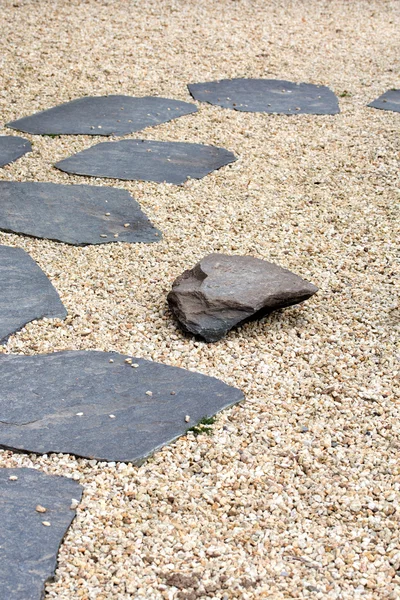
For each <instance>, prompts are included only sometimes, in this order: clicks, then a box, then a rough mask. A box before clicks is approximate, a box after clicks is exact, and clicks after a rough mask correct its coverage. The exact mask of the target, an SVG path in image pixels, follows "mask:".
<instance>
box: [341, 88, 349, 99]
mask: <svg viewBox="0 0 400 600" xmlns="http://www.w3.org/2000/svg"><path fill="white" fill-rule="evenodd" d="M339 97H340V98H351V94H350V92H348V91H347V90H344V91H343V92H342V93H341V94H339Z"/></svg>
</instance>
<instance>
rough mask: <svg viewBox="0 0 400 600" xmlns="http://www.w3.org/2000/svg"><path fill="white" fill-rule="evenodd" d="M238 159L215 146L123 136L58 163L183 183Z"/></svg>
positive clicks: (94, 172) (78, 170) (101, 173)
mask: <svg viewBox="0 0 400 600" xmlns="http://www.w3.org/2000/svg"><path fill="white" fill-rule="evenodd" d="M235 160H236V157H235V155H234V154H232V152H229V151H228V150H225V149H224V148H217V147H215V146H204V145H202V144H187V143H186V142H154V141H148V140H122V141H121V142H103V143H101V144H97V145H96V146H93V147H92V148H88V149H87V150H83V151H82V152H78V153H77V154H74V155H73V156H70V157H69V158H66V159H65V160H62V161H60V162H58V163H57V164H56V165H55V166H56V167H57V169H61V171H65V172H66V173H73V174H76V175H89V176H91V177H111V178H113V179H124V180H127V181H131V180H140V181H157V182H160V183H162V182H166V183H175V184H176V185H181V184H183V183H185V181H186V180H187V179H189V178H190V179H201V178H202V177H205V175H208V173H211V171H215V170H216V169H219V168H220V167H223V166H225V165H228V164H229V163H232V162H234V161H235Z"/></svg>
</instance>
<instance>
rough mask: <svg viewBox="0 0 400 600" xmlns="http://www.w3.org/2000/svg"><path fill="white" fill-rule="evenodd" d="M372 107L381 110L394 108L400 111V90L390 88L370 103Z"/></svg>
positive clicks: (393, 109)
mask: <svg viewBox="0 0 400 600" xmlns="http://www.w3.org/2000/svg"><path fill="white" fill-rule="evenodd" d="M368 106H371V107H372V108H379V109H380V110H392V111H394V112H400V90H388V91H387V92H385V93H384V94H382V96H379V98H377V99H376V100H374V101H373V102H371V103H370V104H368Z"/></svg>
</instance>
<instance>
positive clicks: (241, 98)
mask: <svg viewBox="0 0 400 600" xmlns="http://www.w3.org/2000/svg"><path fill="white" fill-rule="evenodd" d="M188 88H189V92H190V93H191V94H192V96H193V98H194V99H195V100H199V101H200V102H208V103H209V104H214V105H216V106H222V107H223V108H233V109H234V110H240V111H244V112H265V113H277V114H281V115H301V114H309V115H336V114H337V113H338V112H340V110H339V103H338V99H337V97H336V96H335V94H334V93H333V92H332V91H331V90H330V89H329V88H328V87H326V86H324V85H314V84H312V83H293V82H291V81H283V80H280V79H222V80H221V81H210V82H207V83H192V84H190V85H188Z"/></svg>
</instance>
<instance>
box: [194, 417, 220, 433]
mask: <svg viewBox="0 0 400 600" xmlns="http://www.w3.org/2000/svg"><path fill="white" fill-rule="evenodd" d="M216 418H217V417H203V418H202V419H201V420H200V421H199V422H198V423H197V425H193V427H190V428H189V429H188V430H187V432H186V433H189V431H190V432H191V433H193V435H195V436H198V435H204V434H205V435H211V433H212V427H211V425H214V423H215V421H216Z"/></svg>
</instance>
